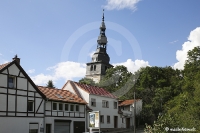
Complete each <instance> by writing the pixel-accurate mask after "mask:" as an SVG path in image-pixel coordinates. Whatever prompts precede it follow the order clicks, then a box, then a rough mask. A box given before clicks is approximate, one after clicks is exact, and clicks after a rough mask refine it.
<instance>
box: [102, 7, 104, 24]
mask: <svg viewBox="0 0 200 133" xmlns="http://www.w3.org/2000/svg"><path fill="white" fill-rule="evenodd" d="M102 21H103V22H104V9H103V16H102Z"/></svg>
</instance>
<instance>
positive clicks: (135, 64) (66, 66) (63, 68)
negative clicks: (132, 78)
mask: <svg viewBox="0 0 200 133" xmlns="http://www.w3.org/2000/svg"><path fill="white" fill-rule="evenodd" d="M116 65H124V66H126V67H127V68H128V70H129V71H130V72H133V73H134V72H135V71H137V70H138V69H139V68H140V67H146V66H149V63H148V62H147V61H143V60H135V61H132V60H131V59H128V60H127V61H126V62H122V63H116V64H114V66H116ZM47 70H48V71H51V72H52V74H44V73H41V74H38V75H36V76H32V77H31V79H32V80H33V81H34V83H35V84H37V85H46V84H47V82H48V81H49V80H53V82H54V83H56V81H58V80H60V79H64V80H65V81H67V80H73V79H74V78H83V77H85V73H86V64H84V63H77V62H72V61H67V62H60V63H58V64H56V65H55V66H52V67H49V68H47ZM63 84H64V83H63Z"/></svg>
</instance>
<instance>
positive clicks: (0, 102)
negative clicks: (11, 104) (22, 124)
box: [0, 88, 7, 114]
mask: <svg viewBox="0 0 200 133" xmlns="http://www.w3.org/2000/svg"><path fill="white" fill-rule="evenodd" d="M0 90H2V89H1V88H0ZM6 99H7V96H6V95H5V94H0V105H1V106H0V110H1V111H6ZM0 114H1V113H0Z"/></svg>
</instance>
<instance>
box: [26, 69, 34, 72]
mask: <svg viewBox="0 0 200 133" xmlns="http://www.w3.org/2000/svg"><path fill="white" fill-rule="evenodd" d="M27 72H28V73H34V72H35V69H30V70H28V71H27Z"/></svg>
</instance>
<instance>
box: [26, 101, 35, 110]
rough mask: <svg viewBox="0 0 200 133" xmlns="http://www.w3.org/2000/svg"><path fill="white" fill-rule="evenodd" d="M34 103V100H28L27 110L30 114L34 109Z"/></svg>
mask: <svg viewBox="0 0 200 133" xmlns="http://www.w3.org/2000/svg"><path fill="white" fill-rule="evenodd" d="M33 103H34V102H33V101H32V100H28V105H27V109H28V111H29V112H32V111H33V109H34V107H33V105H34V104H33Z"/></svg>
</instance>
